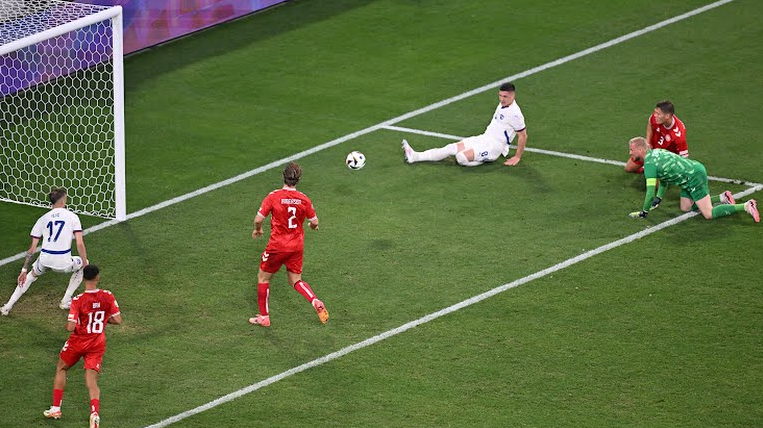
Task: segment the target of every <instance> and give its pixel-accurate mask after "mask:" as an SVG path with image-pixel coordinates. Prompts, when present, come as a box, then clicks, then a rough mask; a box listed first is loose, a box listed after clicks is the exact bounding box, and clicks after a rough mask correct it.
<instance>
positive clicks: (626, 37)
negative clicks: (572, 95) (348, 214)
mask: <svg viewBox="0 0 763 428" xmlns="http://www.w3.org/2000/svg"><path fill="white" fill-rule="evenodd" d="M733 1H734V0H720V1H716V2H714V3H710V4H707V5H705V6H702V7H700V8H697V9H694V10H691V11H689V12H686V13H683V14H681V15H677V16H674V17H672V18H669V19H666V20H664V21H660V22H658V23H656V24H653V25H650V26H648V27H644V28H642V29H640V30H637V31H633V32H631V33H628V34H626V35H623V36H620V37H617V38H615V39H612V40H610V41H608V42H604V43H601V44H598V45H596V46H592V47H590V48H588V49H584V50H582V51H580V52H576V53H574V54H572V55H567V56H565V57H562V58H559V59H557V60H554V61H551V62H547V63H545V64H543V65H539V66H537V67H534V68H531V69H529V70H525V71H523V72H521V73H518V74H513V75H511V76H508V77H505V78H503V79H501V80H496V81H495V82H493V83H488V84H487V85H484V86H481V87H479V88H477V89H472V90H471V91H468V92H464V93H462V94H460V95H456V96H454V97H450V98H448V99H445V100H442V101H438V102H436V103H434V104H430V105H428V106H426V107H422V108H420V109H418V110H413V111H411V112H408V113H405V114H403V115H400V116H397V117H395V118H392V119H389V120H386V121H384V122H381V123H379V124H376V125H373V126H369V127H368V128H365V129H361V130H359V131H355V132H353V133H351V134H347V135H345V136H343V137H339V138H336V139H334V140H331V141H329V142H326V143H323V144H321V145H318V146H315V147H313V148H311V149H308V150H305V151H303V152H299V153H297V154H294V155H291V156H289V157H286V158H283V159H280V160H277V161H274V162H271V163H269V164H267V165H264V166H261V167H259V168H255V169H253V170H251V171H248V172H245V173H243V174H239V175H237V176H235V177H232V178H229V179H227V180H223V181H220V182H218V183H215V184H211V185H209V186H206V187H203V188H201V189H199V190H195V191H193V192H190V193H186V194H185V195H182V196H178V197H176V198H173V199H170V200H167V201H164V202H162V203H159V204H157V205H153V206H151V207H148V208H144V209H142V210H139V211H136V212H134V213H130V214H127V218H126V220H130V219H133V218H136V217H140V216H143V215H145V214H148V213H151V212H154V211H157V210H160V209H162V208H166V207H168V206H170V205H174V204H177V203H180V202H183V201H185V200H188V199H191V198H195V197H196V196H199V195H203V194H204V193H207V192H211V191H213V190H217V189H219V188H222V187H225V186H228V185H230V184H233V183H236V182H238V181H241V180H244V179H246V178H249V177H251V176H253V175H257V174H260V173H262V172H265V171H268V170H270V169H273V168H277V167H279V166H281V165H284V164H286V163H288V162H291V161H295V160H297V159H301V158H303V157H305V156H308V155H311V154H313V153H316V152H319V151H321V150H324V149H327V148H330V147H333V146H336V145H338V144H341V143H343V142H345V141H348V140H352V139H354V138H357V137H360V136H361V135H365V134H369V133H371V132H374V131H376V130H378V129H379V128H381V127H384V126H387V125H394V124H395V123H399V122H402V121H404V120H407V119H410V118H412V117H415V116H418V115H420V114H424V113H427V112H430V111H432V110H436V109H438V108H440V107H444V106H446V105H448V104H452V103H454V102H456V101H460V100H462V99H464V98H468V97H471V96H473V95H477V94H481V93H483V92H485V91H488V90H491V89H495V88H496V87H498V86H500V85H501V83H503V82H507V81H513V80H518V79H521V78H523V77H527V76H531V75H533V74H536V73H540V72H541V71H544V70H548V69H549V68H553V67H556V66H559V65H562V64H564V63H567V62H570V61H572V60H576V59H578V58H582V57H584V56H587V55H590V54H592V53H595V52H598V51H600V50H603V49H606V48H609V47H612V46H615V45H618V44H620V43H623V42H626V41H628V40H631V39H634V38H636V37H639V36H642V35H644V34H647V33H651V32H652V31H655V30H659V29H660V28H663V27H666V26H668V25H671V24H674V23H676V22H679V21H683V20H684V19H687V18H691V17H692V16H694V15H699V14H700V13H703V12H707V11H708V10H711V9H715V8H717V7H720V6H723V5H725V4H726V3H731V2H733ZM117 223H119V222H118V221H117V220H110V221H106V222H104V223H100V224H98V225H97V226H93V227H91V228H88V229H87V230H85V231H84V232H83V234H84V235H87V234H88V233H92V232H95V231H98V230H101V229H104V228H107V227H110V226H113V225H115V224H117ZM25 255H26V252H23V253H19V254H16V255H15V256H10V257H6V258H4V259H2V260H0V267H2V266H4V265H6V264H8V263H11V262H13V261H16V260H20V259H23V258H24V257H25Z"/></svg>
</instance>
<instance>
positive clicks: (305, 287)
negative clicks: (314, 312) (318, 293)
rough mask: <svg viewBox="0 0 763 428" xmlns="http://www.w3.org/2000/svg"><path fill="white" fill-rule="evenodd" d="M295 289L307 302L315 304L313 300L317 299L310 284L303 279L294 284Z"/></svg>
mask: <svg viewBox="0 0 763 428" xmlns="http://www.w3.org/2000/svg"><path fill="white" fill-rule="evenodd" d="M294 289H295V290H297V293H299V294H301V295H302V297H304V298H305V300H307V301H308V302H310V303H313V299H315V298H316V297H315V293H313V290H312V289H311V288H310V284H308V283H306V282H305V281H302V280H301V279H300V280H299V281H297V282H295V283H294Z"/></svg>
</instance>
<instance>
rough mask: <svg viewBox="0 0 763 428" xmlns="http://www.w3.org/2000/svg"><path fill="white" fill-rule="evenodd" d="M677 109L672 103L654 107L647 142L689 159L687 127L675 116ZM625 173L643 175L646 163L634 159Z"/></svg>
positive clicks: (653, 146)
mask: <svg viewBox="0 0 763 428" xmlns="http://www.w3.org/2000/svg"><path fill="white" fill-rule="evenodd" d="M675 112H676V109H675V107H674V106H673V103H672V102H670V101H661V102H659V103H657V105H656V106H655V107H654V112H653V113H652V115H651V116H649V123H648V124H647V125H646V141H647V143H649V145H650V147H651V148H653V149H665V150H667V151H669V152H673V153H675V154H677V155H679V156H682V157H685V158H688V157H689V146H688V145H687V144H686V127H685V126H684V123H683V122H681V119H679V118H677V117H676V115H675ZM625 172H631V173H642V172H644V163H643V162H640V161H636V160H634V159H633V158H632V157H631V158H630V159H628V162H627V163H626V164H625Z"/></svg>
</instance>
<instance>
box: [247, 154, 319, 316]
mask: <svg viewBox="0 0 763 428" xmlns="http://www.w3.org/2000/svg"><path fill="white" fill-rule="evenodd" d="M301 177H302V168H300V167H299V165H297V164H296V163H294V162H291V163H289V164H288V165H286V168H284V170H283V182H284V186H283V187H282V188H280V189H278V190H274V191H272V192H270V194H268V196H267V197H266V198H265V200H264V201H262V205H261V206H260V209H259V210H257V215H256V216H255V218H254V232H252V238H253V239H256V238H257V237H259V236H262V235H263V233H264V232H263V231H262V222H263V221H264V220H265V217H267V216H268V215H269V214H270V215H271V217H270V241H268V245H267V246H266V247H265V251H264V252H263V253H262V258H261V261H260V271H259V273H258V275H257V304H258V306H259V309H260V313H259V314H257V315H256V316H255V317H253V318H249V322H250V323H252V324H256V325H261V326H263V327H269V326H270V312H269V310H268V297H269V295H270V278H272V277H273V274H275V273H276V272H278V270H279V269H280V268H281V265H286V276H287V278H288V281H289V285H291V286H292V287H294V289H295V290H297V292H299V294H301V295H302V297H304V298H305V299H306V300H307V301H308V302H310V304H312V305H313V308H314V309H315V312H317V313H318V318H319V319H320V320H321V322H322V323H324V324H325V323H326V321H328V319H329V313H328V311H327V310H326V306H325V305H324V304H323V302H321V301H320V300H318V298H317V297H316V296H315V293H313V290H312V289H311V288H310V285H308V284H307V282H305V281H303V280H302V254H303V249H304V242H305V230H304V228H303V227H302V224H303V223H304V222H305V219H307V220H308V221H309V224H310V228H311V229H313V230H317V229H318V216H317V215H316V214H315V208H313V203H312V202H311V201H310V198H308V197H307V195H305V194H304V193H302V192H300V191H298V190H297V188H296V186H297V183H298V182H299V179H300V178H301Z"/></svg>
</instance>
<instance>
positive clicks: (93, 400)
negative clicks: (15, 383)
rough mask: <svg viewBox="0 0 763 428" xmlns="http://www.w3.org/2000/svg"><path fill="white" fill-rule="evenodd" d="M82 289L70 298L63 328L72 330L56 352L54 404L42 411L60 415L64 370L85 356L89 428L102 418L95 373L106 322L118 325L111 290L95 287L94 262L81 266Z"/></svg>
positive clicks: (119, 319) (103, 348)
mask: <svg viewBox="0 0 763 428" xmlns="http://www.w3.org/2000/svg"><path fill="white" fill-rule="evenodd" d="M83 273H84V275H83V276H84V277H85V292H84V293H82V294H80V295H79V296H77V297H75V298H74V299H72V304H71V308H70V309H69V319H68V322H67V323H66V330H68V331H70V332H72V334H71V335H70V336H69V340H67V341H66V343H64V347H63V349H61V353H60V354H58V367H57V368H56V376H55V378H54V379H53V405H52V406H51V407H50V409H48V410H46V411H44V412H43V414H44V415H45V417H46V418H53V419H59V418H61V401H62V400H63V398H64V388H65V387H66V374H67V371H68V370H69V369H70V368H71V367H72V366H73V365H75V364H77V361H79V360H80V359H84V368H85V384H86V385H87V390H88V392H89V393H90V428H98V425H99V424H100V421H101V417H100V416H99V413H98V412H99V410H100V405H101V390H100V389H99V388H98V374H99V373H100V372H101V360H102V359H103V353H104V352H106V332H105V331H106V324H121V323H122V315H121V314H120V312H119V305H118V304H117V301H116V299H114V295H113V294H111V292H110V291H107V290H100V289H98V281H99V280H100V279H101V276H100V271H99V269H98V266H96V265H87V266H85V268H84V269H83Z"/></svg>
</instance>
